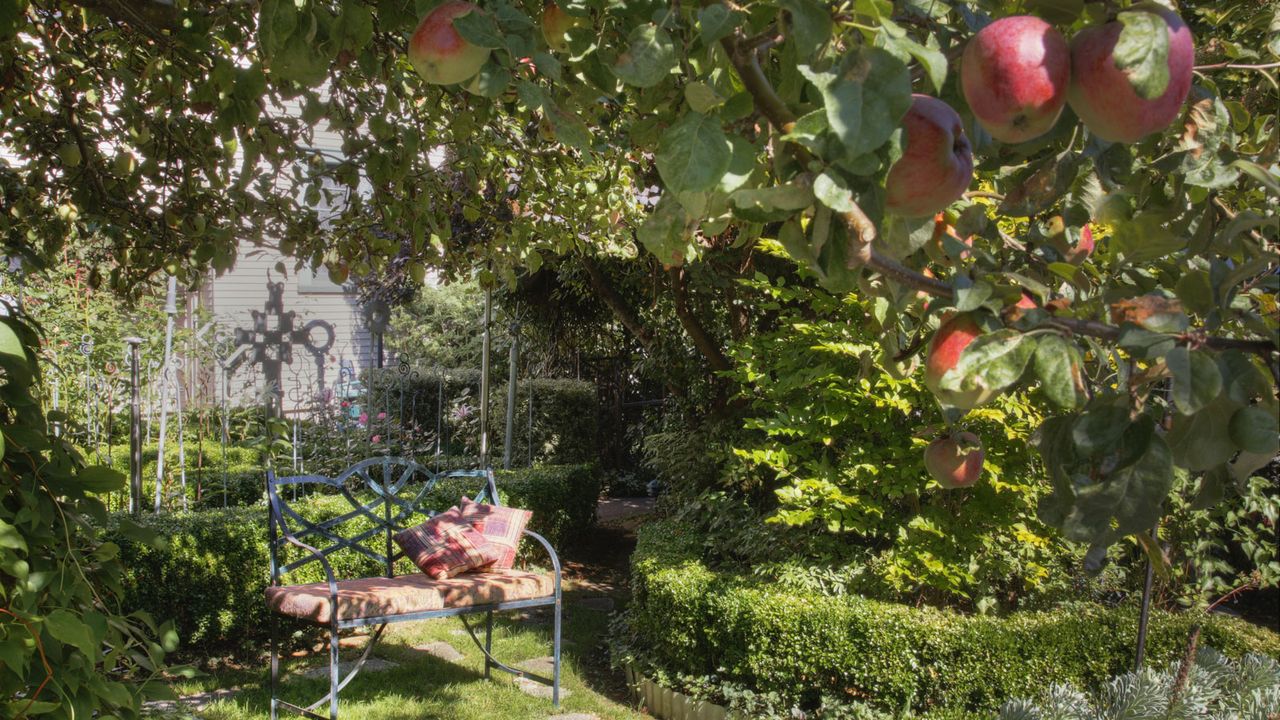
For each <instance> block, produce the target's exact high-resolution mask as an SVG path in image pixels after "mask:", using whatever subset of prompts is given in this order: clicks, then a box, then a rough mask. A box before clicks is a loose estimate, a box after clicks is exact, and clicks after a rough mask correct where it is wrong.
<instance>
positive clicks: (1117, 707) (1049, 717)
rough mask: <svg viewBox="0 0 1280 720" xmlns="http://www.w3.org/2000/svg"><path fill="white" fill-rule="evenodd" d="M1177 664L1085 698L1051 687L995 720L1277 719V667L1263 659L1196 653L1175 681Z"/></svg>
mask: <svg viewBox="0 0 1280 720" xmlns="http://www.w3.org/2000/svg"><path fill="white" fill-rule="evenodd" d="M1181 673H1182V663H1181V662H1177V661H1175V662H1173V663H1170V664H1169V665H1168V666H1167V667H1165V668H1164V669H1163V670H1156V669H1153V668H1150V667H1148V668H1144V669H1143V670H1141V671H1140V672H1130V673H1125V674H1124V675H1118V676H1116V677H1114V678H1112V679H1111V681H1110V682H1108V683H1107V684H1106V685H1105V686H1103V687H1102V688H1101V690H1100V691H1099V692H1098V693H1097V694H1096V695H1093V696H1089V695H1087V694H1085V693H1083V692H1081V691H1080V690H1078V689H1076V688H1074V687H1072V686H1071V685H1069V684H1055V685H1053V686H1052V687H1051V688H1050V689H1049V691H1048V693H1047V694H1046V695H1045V697H1044V698H1043V699H1041V700H1040V701H1032V700H1026V699H1020V700H1013V701H1010V702H1008V703H1005V705H1004V707H1002V708H1001V709H1000V716H999V720H1156V719H1157V718H1158V719H1160V720H1192V719H1193V718H1194V719H1196V720H1206V719H1207V720H1268V719H1269V718H1275V717H1276V716H1277V714H1280V663H1278V662H1276V660H1275V659H1273V658H1270V657H1266V656H1264V655H1246V656H1245V657H1243V658H1241V659H1240V661H1239V662H1235V661H1232V660H1231V659H1229V658H1227V657H1226V656H1224V655H1223V654H1222V653H1220V652H1218V651H1216V650H1214V649H1212V648H1201V649H1200V650H1199V651H1198V652H1197V653H1196V657H1195V662H1194V663H1192V664H1191V666H1190V667H1189V668H1188V669H1187V671H1186V678H1185V680H1183V681H1181V682H1180V681H1179V680H1180V677H1179V676H1180V674H1181Z"/></svg>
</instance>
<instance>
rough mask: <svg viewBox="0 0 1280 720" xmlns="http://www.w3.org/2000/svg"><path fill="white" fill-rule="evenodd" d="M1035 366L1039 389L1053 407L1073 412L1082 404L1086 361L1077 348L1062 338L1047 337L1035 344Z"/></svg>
mask: <svg viewBox="0 0 1280 720" xmlns="http://www.w3.org/2000/svg"><path fill="white" fill-rule="evenodd" d="M1033 362H1034V365H1033V367H1034V369H1035V374H1036V377H1037V378H1038V379H1039V380H1040V387H1041V388H1042V389H1043V390H1044V393H1045V395H1046V396H1047V397H1048V398H1049V400H1051V401H1052V402H1053V404H1055V405H1057V406H1058V407H1060V408H1063V409H1065V410H1072V409H1074V408H1076V407H1077V406H1078V405H1080V403H1081V402H1083V400H1084V377H1083V371H1082V363H1083V360H1082V359H1081V357H1080V351H1079V350H1077V349H1076V346H1075V345H1074V344H1072V343H1070V342H1067V340H1066V339H1064V338H1063V337H1062V336H1060V335H1045V336H1044V337H1041V338H1040V340H1039V342H1037V343H1036V353H1035V358H1034V361H1033Z"/></svg>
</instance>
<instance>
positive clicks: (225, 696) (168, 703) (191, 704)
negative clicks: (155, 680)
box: [143, 687, 240, 712]
mask: <svg viewBox="0 0 1280 720" xmlns="http://www.w3.org/2000/svg"><path fill="white" fill-rule="evenodd" d="M239 693H240V688H238V687H234V688H224V689H221V690H210V691H209V692H205V693H199V694H197V695H187V696H186V697H181V698H178V699H177V700H154V701H151V702H148V703H143V707H145V708H147V709H148V710H153V711H159V712H177V711H179V710H186V711H189V712H199V711H201V710H204V709H205V708H207V707H208V706H209V705H211V704H212V703H214V702H216V701H218V700H230V699H231V698H233V697H235V696H236V695H238V694H239Z"/></svg>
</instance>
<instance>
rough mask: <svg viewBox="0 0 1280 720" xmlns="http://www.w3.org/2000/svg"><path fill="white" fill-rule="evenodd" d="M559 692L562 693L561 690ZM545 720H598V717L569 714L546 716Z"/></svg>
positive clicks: (587, 714) (585, 714)
mask: <svg viewBox="0 0 1280 720" xmlns="http://www.w3.org/2000/svg"><path fill="white" fill-rule="evenodd" d="M561 692H564V691H563V690H561ZM547 720H600V716H599V715H592V714H591V713H569V714H568V715H548V716H547Z"/></svg>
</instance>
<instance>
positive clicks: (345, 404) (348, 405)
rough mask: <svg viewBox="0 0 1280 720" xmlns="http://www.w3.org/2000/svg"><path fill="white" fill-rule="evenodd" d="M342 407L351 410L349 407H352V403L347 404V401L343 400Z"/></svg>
mask: <svg viewBox="0 0 1280 720" xmlns="http://www.w3.org/2000/svg"><path fill="white" fill-rule="evenodd" d="M342 407H344V408H349V407H351V403H349V402H347V401H346V400H343V401H342Z"/></svg>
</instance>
